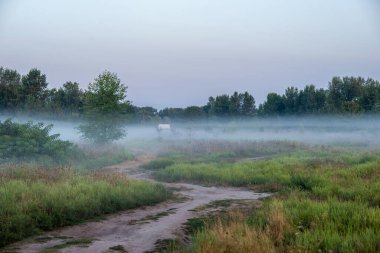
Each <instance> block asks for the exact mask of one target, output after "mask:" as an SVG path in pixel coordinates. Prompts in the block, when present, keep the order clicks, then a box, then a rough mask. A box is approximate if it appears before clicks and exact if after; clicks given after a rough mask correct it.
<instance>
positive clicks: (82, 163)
mask: <svg viewBox="0 0 380 253" xmlns="http://www.w3.org/2000/svg"><path fill="white" fill-rule="evenodd" d="M132 159H133V155H132V154H131V153H129V152H128V151H127V150H124V149H115V150H113V151H111V150H107V151H103V152H99V151H98V152H94V151H91V152H89V151H87V152H85V154H84V156H83V157H82V158H81V159H78V160H76V161H74V162H72V166H74V167H75V168H77V169H79V170H97V169H101V168H104V167H106V166H109V165H113V164H118V163H121V162H124V161H127V160H132Z"/></svg>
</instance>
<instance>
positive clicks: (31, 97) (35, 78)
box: [21, 68, 48, 110]
mask: <svg viewBox="0 0 380 253" xmlns="http://www.w3.org/2000/svg"><path fill="white" fill-rule="evenodd" d="M21 80H22V101H23V103H24V108H25V109H27V110H32V109H33V110H40V109H41V108H43V106H44V105H45V99H46V97H47V85H48V83H47V82H46V75H44V74H42V73H41V71H40V70H38V69H35V68H34V69H31V70H30V71H29V73H28V74H27V75H25V76H23V77H22V79H21Z"/></svg>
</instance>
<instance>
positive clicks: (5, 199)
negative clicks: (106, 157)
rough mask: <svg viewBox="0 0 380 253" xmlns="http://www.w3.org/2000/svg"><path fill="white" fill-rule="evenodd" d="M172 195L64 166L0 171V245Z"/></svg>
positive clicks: (117, 177) (149, 185)
mask: <svg viewBox="0 0 380 253" xmlns="http://www.w3.org/2000/svg"><path fill="white" fill-rule="evenodd" d="M168 197H170V193H169V192H167V191H166V189H165V188H164V187H163V186H162V185H159V184H153V183H149V182H145V181H137V180H128V178H126V177H125V176H122V175H119V174H102V173H86V174H84V173H78V172H77V171H75V170H72V169H68V168H61V169H49V170H46V169H41V168H29V167H20V168H16V169H5V170H1V171H0V207H1V208H0V246H4V245H6V244H8V243H11V242H14V241H17V240H20V239H23V238H25V237H28V236H30V235H34V234H36V233H39V232H40V231H42V230H51V229H53V228H57V227H61V226H65V225H72V224H76V223H78V222H81V221H84V220H86V219H90V218H94V217H97V216H99V215H103V214H107V213H112V212H117V211H120V210H125V209H128V208H134V207H138V206H142V205H150V204H154V203H157V202H160V201H163V200H165V199H167V198H168Z"/></svg>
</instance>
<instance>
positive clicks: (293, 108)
mask: <svg viewBox="0 0 380 253" xmlns="http://www.w3.org/2000/svg"><path fill="white" fill-rule="evenodd" d="M283 100H284V106H285V113H287V114H295V113H297V112H298V111H299V92H298V89H297V88H296V87H293V86H292V87H288V88H287V89H286V90H285V94H284V95H283Z"/></svg>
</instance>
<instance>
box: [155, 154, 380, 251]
mask: <svg viewBox="0 0 380 253" xmlns="http://www.w3.org/2000/svg"><path fill="white" fill-rule="evenodd" d="M155 175H156V177H157V178H159V179H161V180H165V181H188V182H197V183H201V184H206V185H231V186H243V187H252V188H254V189H259V190H263V191H273V192H276V194H275V195H274V196H273V197H271V198H270V199H268V200H266V201H265V204H264V206H263V207H262V208H260V209H258V210H256V211H254V212H252V213H251V214H249V215H246V216H245V217H244V218H242V219H239V220H235V221H231V220H229V221H228V222H221V223H212V224H211V225H209V226H208V227H207V228H206V229H201V230H200V231H199V232H197V233H196V234H195V235H194V245H195V248H194V251H195V252H380V209H379V207H380V158H379V153H378V151H374V150H371V151H366V150H349V149H335V148H321V147H315V148H310V149H305V150H303V151H294V152H291V153H287V154H286V155H275V156H273V157H272V158H271V159H270V160H260V161H238V162H235V163H223V164H221V163H216V162H207V161H203V162H200V163H193V162H183V163H178V162H177V163H175V164H173V165H171V166H168V167H165V168H163V169H161V170H158V171H157V172H156V173H155ZM220 249H222V250H221V251H220Z"/></svg>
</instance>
